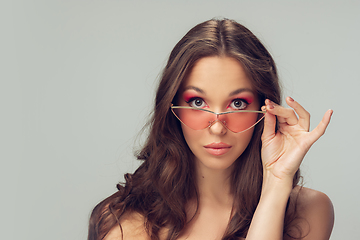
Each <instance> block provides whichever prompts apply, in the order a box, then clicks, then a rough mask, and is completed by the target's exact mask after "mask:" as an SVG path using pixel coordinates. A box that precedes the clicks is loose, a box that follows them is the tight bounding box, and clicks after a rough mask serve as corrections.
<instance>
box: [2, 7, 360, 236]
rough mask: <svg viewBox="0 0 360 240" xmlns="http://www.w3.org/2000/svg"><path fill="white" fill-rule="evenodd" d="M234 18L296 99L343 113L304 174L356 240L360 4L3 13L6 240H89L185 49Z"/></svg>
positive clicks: (339, 227)
mask: <svg viewBox="0 0 360 240" xmlns="http://www.w3.org/2000/svg"><path fill="white" fill-rule="evenodd" d="M213 17H227V18H231V19H235V20H237V21H239V22H240V23H242V24H244V25H245V26H247V27H248V28H249V29H250V30H252V31H253V32H254V33H255V35H257V36H258V37H259V38H260V39H261V40H262V41H263V43H264V44H265V45H266V46H267V47H268V49H269V51H270V52H271V53H272V55H273V57H274V58H275V61H276V62H277V66H278V69H279V72H280V77H281V79H282V81H283V87H284V95H285V96H287V95H290V96H292V97H293V98H294V99H296V100H298V101H299V102H300V103H302V104H303V106H305V107H306V108H307V110H308V111H309V112H310V113H311V114H312V120H311V122H312V127H314V126H316V125H317V123H318V122H319V121H320V120H321V118H322V116H323V114H324V113H325V111H326V110H327V109H329V108H332V109H333V110H334V115H333V119H332V121H331V124H330V126H329V128H328V130H327V132H326V134H325V136H324V137H322V138H321V139H320V140H319V141H318V142H317V143H316V144H315V145H314V146H313V148H312V149H311V150H310V152H309V153H308V155H307V156H306V159H305V160H304V162H303V165H302V169H303V175H304V181H305V186H307V187H311V188H314V189H317V190H321V191H323V192H325V193H326V194H327V195H328V196H329V197H330V198H331V199H332V201H333V204H334V207H335V214H336V219H335V226H334V230H333V234H332V237H331V239H332V240H337V239H339V240H340V239H354V240H355V239H358V237H359V235H360V230H359V227H358V226H359V225H360V220H359V215H360V207H359V204H358V203H359V195H360V194H359V189H360V183H359V178H358V173H359V168H360V162H359V160H360V157H359V154H358V150H359V143H360V142H359V140H358V136H359V134H360V131H359V117H360V114H359V111H358V107H357V105H358V102H359V101H358V99H359V94H358V93H359V88H360V84H359V81H360V77H359V70H358V69H359V67H358V65H359V63H360V61H359V55H360V46H359V42H360V33H359V23H360V1H340V0H339V1H300V0H298V1H296V0H291V1H290V0H289V1H285V0H278V1H230V0H229V1H200V0H196V1H195V0H193V1H131V2H130V1H115V0H113V1H110V0H104V1H77V0H67V1H60V0H54V1H48V0H43V1H41V0H32V1H30V0H28V1H25V0H23V1H16V0H15V1H1V2H0V19H1V20H0V26H1V27H0V29H1V33H0V34H1V38H0V43H1V44H0V68H1V71H0V81H1V86H0V110H1V111H0V116H1V118H0V123H1V125H0V126H1V127H0V144H1V151H0V159H1V167H0V171H1V172H0V180H1V181H0V183H1V204H0V209H1V217H0V221H1V222H0V228H1V239H8V240H13V239H37V240H38V239H52V240H57V239H67V240H77V239H86V237H87V221H88V218H89V214H90V211H91V210H92V208H93V207H94V206H95V205H96V204H97V203H98V202H99V201H100V200H102V199H104V198H105V197H107V196H109V195H110V194H112V193H113V192H115V191H116V188H115V185H116V183H117V182H118V181H122V179H123V177H122V176H123V174H124V173H125V172H132V171H133V170H134V169H135V168H136V167H137V166H138V162H137V161H136V160H135V159H134V157H133V150H136V149H137V146H139V143H141V139H143V137H144V136H143V135H141V134H140V135H139V132H140V130H141V128H142V126H143V125H144V123H145V122H146V119H147V116H148V114H149V113H150V111H151V107H152V102H153V97H154V89H155V87H156V80H157V78H158V75H159V73H160V71H161V69H162V68H163V67H164V65H165V62H166V59H167V57H168V55H169V53H170V51H171V49H172V47H173V46H174V45H175V44H176V42H177V41H178V40H179V39H180V38H181V37H182V36H183V35H184V34H185V33H186V32H187V31H188V30H189V29H190V28H191V27H193V26H194V25H196V24H197V23H200V22H202V21H205V20H208V19H210V18H213Z"/></svg>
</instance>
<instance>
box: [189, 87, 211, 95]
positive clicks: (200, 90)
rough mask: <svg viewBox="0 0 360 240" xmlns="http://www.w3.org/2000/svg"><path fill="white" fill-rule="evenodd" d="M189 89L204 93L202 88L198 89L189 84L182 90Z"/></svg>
mask: <svg viewBox="0 0 360 240" xmlns="http://www.w3.org/2000/svg"><path fill="white" fill-rule="evenodd" d="M189 89H192V90H195V91H197V92H199V93H202V94H204V95H206V94H205V92H204V90H202V89H200V88H198V87H194V86H191V85H190V86H187V87H186V88H184V91H186V90H189Z"/></svg>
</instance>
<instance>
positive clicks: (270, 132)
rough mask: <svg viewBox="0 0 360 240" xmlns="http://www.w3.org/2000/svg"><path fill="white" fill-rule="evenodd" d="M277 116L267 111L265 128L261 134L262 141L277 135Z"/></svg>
mask: <svg viewBox="0 0 360 240" xmlns="http://www.w3.org/2000/svg"><path fill="white" fill-rule="evenodd" d="M275 128H276V117H275V115H273V114H271V113H269V112H266V113H265V118H264V130H263V133H262V136H261V139H262V141H267V140H269V139H272V138H273V137H274V136H275Z"/></svg>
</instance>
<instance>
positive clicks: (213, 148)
mask: <svg viewBox="0 0 360 240" xmlns="http://www.w3.org/2000/svg"><path fill="white" fill-rule="evenodd" d="M204 148H205V150H206V151H207V152H208V153H210V154H211V155H214V156H220V155H223V154H225V153H227V152H228V151H229V150H230V149H231V146H230V145H228V144H226V143H222V142H220V143H210V144H208V145H206V146H204Z"/></svg>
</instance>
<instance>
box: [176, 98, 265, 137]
mask: <svg viewBox="0 0 360 240" xmlns="http://www.w3.org/2000/svg"><path fill="white" fill-rule="evenodd" d="M170 108H171V112H172V113H173V114H174V116H175V117H176V118H177V119H178V120H179V121H180V122H181V123H182V124H184V125H185V126H187V127H189V126H188V125H186V124H185V123H184V122H183V121H181V119H180V118H179V117H178V116H177V115H176V113H175V112H174V110H173V109H179V108H182V109H192V110H199V111H204V112H209V113H212V114H215V115H216V119H217V120H215V121H213V122H211V123H210V124H209V126H207V127H205V128H202V129H193V128H191V127H189V128H191V129H193V130H203V129H206V128H209V127H211V126H212V125H213V123H214V122H216V121H219V122H220V123H221V124H222V125H223V126H224V127H225V128H226V129H228V130H229V131H231V132H233V133H241V132H245V131H247V130H249V129H251V128H253V127H254V126H255V125H256V124H258V123H259V122H260V121H261V120H262V119H263V118H264V117H265V113H266V111H257V110H236V111H229V112H221V113H216V112H213V111H211V110H208V109H203V108H195V107H187V106H174V105H173V104H171V107H170ZM241 112H243V113H245V112H253V113H263V114H264V115H263V116H262V117H261V118H260V119H258V120H257V121H256V122H255V123H254V125H252V126H251V127H249V128H247V129H245V130H243V131H240V132H234V131H232V130H231V129H229V128H228V126H226V124H225V123H224V122H223V121H221V120H219V119H218V116H219V115H225V114H228V113H241Z"/></svg>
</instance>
